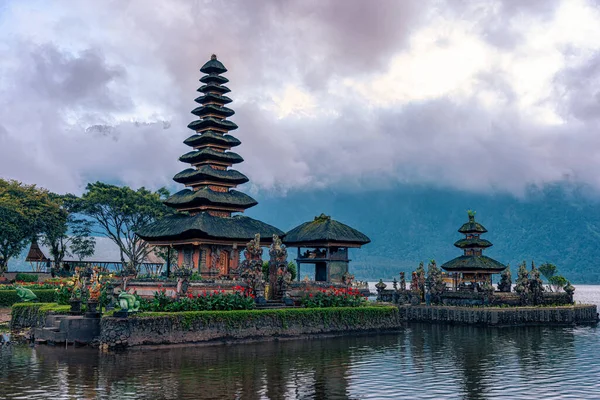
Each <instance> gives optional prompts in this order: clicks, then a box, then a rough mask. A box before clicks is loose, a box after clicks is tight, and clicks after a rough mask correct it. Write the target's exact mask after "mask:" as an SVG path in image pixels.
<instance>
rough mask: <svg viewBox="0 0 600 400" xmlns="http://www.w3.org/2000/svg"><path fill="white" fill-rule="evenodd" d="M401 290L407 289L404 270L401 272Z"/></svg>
mask: <svg viewBox="0 0 600 400" xmlns="http://www.w3.org/2000/svg"><path fill="white" fill-rule="evenodd" d="M400 290H406V279H405V278H404V272H400Z"/></svg>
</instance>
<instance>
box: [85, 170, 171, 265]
mask: <svg viewBox="0 0 600 400" xmlns="http://www.w3.org/2000/svg"><path fill="white" fill-rule="evenodd" d="M168 194H169V193H168V191H167V190H166V189H164V188H163V189H159V190H158V191H156V192H151V191H149V190H147V189H145V188H143V187H142V188H139V189H138V190H133V189H131V188H129V187H127V186H116V185H110V184H107V183H102V182H96V183H90V184H88V185H87V187H86V192H85V193H84V194H83V196H82V200H83V201H82V203H81V205H82V207H81V212H82V213H83V214H85V215H87V216H89V217H90V218H92V219H93V220H95V221H96V222H97V223H98V225H99V226H100V227H101V232H99V233H100V234H102V235H106V236H107V237H108V238H109V239H111V240H112V241H113V242H114V243H115V244H116V245H117V246H118V247H119V251H120V256H121V263H122V264H123V266H125V265H126V261H125V256H126V257H127V258H128V259H129V261H130V262H131V264H132V267H134V268H135V269H136V271H137V270H139V265H140V264H141V263H142V262H143V261H144V259H145V258H146V256H147V255H148V253H149V252H150V251H151V247H150V246H149V245H148V244H147V243H146V242H144V241H143V240H142V239H140V238H139V237H137V236H136V234H135V232H136V231H138V230H139V229H141V228H143V227H144V226H146V225H148V224H150V223H151V222H154V221H155V220H156V219H158V218H161V217H163V216H165V215H167V214H169V213H172V212H173V211H172V210H171V209H169V208H168V207H166V206H165V205H164V204H163V203H162V200H163V199H164V198H165V197H167V196H168ZM138 272H139V271H138Z"/></svg>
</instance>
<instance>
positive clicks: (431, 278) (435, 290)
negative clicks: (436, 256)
mask: <svg viewBox="0 0 600 400" xmlns="http://www.w3.org/2000/svg"><path fill="white" fill-rule="evenodd" d="M427 286H428V288H429V296H430V299H431V301H432V302H433V303H435V304H438V303H441V302H442V294H443V293H444V291H445V290H446V283H444V278H443V276H442V270H441V269H440V268H438V266H437V264H436V262H435V260H431V262H430V263H429V265H428V267H427Z"/></svg>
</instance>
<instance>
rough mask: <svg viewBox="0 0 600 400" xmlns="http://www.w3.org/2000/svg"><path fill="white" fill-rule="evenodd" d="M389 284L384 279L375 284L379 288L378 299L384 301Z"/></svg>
mask: <svg viewBox="0 0 600 400" xmlns="http://www.w3.org/2000/svg"><path fill="white" fill-rule="evenodd" d="M386 287H387V285H386V284H385V283H384V282H383V279H380V280H379V282H377V284H376V285H375V289H377V300H378V301H383V291H384V290H385V288H386Z"/></svg>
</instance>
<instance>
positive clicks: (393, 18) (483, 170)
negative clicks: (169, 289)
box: [0, 0, 600, 193]
mask: <svg viewBox="0 0 600 400" xmlns="http://www.w3.org/2000/svg"><path fill="white" fill-rule="evenodd" d="M525 3H526V4H525ZM473 4H475V3H474V2H462V3H461V2H454V1H452V2H448V4H447V5H445V4H444V3H441V2H422V1H378V2H375V3H374V2H368V1H358V0H356V1H355V0H352V1H344V2H340V1H316V0H315V1H292V2H280V1H264V2H249V1H238V2H230V1H227V2H225V1H183V0H181V1H171V2H168V3H165V2H161V1H150V0H147V1H129V2H85V3H84V2H76V3H75V2H58V3H57V5H56V6H54V7H53V10H51V11H52V12H50V10H49V12H48V13H46V12H45V10H37V11H38V12H39V13H40V14H39V15H41V16H39V15H38V17H36V18H40V21H39V24H32V25H31V26H27V27H24V26H23V25H22V24H18V22H19V15H21V13H20V11H19V10H20V7H23V6H22V3H20V2H13V3H12V4H11V6H10V7H9V8H8V11H7V12H6V13H7V14H5V18H7V17H6V15H11V16H14V19H15V22H14V25H8V26H9V28H7V29H12V30H13V32H12V35H11V39H9V40H8V41H7V42H6V44H5V46H4V47H2V48H0V56H2V58H3V59H4V60H9V62H8V63H6V66H4V67H3V66H0V72H1V75H0V76H2V78H0V88H1V89H2V91H1V92H0V106H1V107H0V121H1V123H2V127H3V129H0V145H1V147H0V175H1V176H3V177H10V178H16V179H21V180H24V181H27V182H35V183H39V184H41V185H43V186H47V187H49V188H50V189H52V190H57V191H80V190H82V188H83V186H84V185H85V183H87V182H88V181H94V180H97V179H100V180H105V181H111V182H123V183H127V184H130V185H133V186H140V185H145V186H149V187H159V186H162V185H172V184H173V183H172V181H171V177H172V176H173V175H174V174H175V173H177V172H178V171H179V170H181V169H183V168H185V165H184V164H182V163H179V162H178V161H177V158H178V156H179V155H181V154H183V153H184V152H185V151H187V150H186V147H185V146H184V145H183V144H182V143H181V142H182V141H183V140H184V139H185V138H186V137H187V136H188V135H189V134H191V131H189V130H188V129H187V128H186V125H187V124H188V122H190V121H191V120H192V119H193V116H192V115H191V114H190V113H189V112H190V110H191V109H192V108H193V107H194V106H195V104H194V102H193V98H194V97H195V92H194V90H195V89H196V88H197V87H198V86H199V82H198V79H199V77H200V73H199V72H198V68H199V66H201V65H202V63H203V62H205V61H206V60H207V59H208V57H209V56H210V54H211V53H212V52H216V53H217V54H218V55H219V58H220V59H221V60H222V61H223V62H224V63H225V65H226V66H227V67H228V68H229V69H230V71H229V72H228V74H227V76H228V78H229V79H230V80H231V84H230V85H229V86H230V88H231V89H232V90H233V92H232V94H231V97H232V98H233V99H234V103H233V104H232V108H234V109H235V110H236V112H237V113H236V115H235V116H234V117H233V120H234V121H235V122H236V123H237V124H238V125H239V126H240V129H239V130H238V131H236V132H235V134H236V136H238V137H239V138H240V140H242V143H243V144H242V146H240V148H239V150H238V149H236V151H239V153H240V154H241V155H242V156H243V157H244V158H245V159H246V162H245V163H243V164H241V165H240V166H239V169H240V170H241V171H242V172H244V173H246V174H247V175H249V176H250V178H251V179H252V185H253V186H252V188H251V190H263V191H264V190H273V191H277V192H278V193H280V192H285V191H286V190H288V189H290V188H303V189H310V188H314V187H323V186H332V185H336V186H346V187H352V188H355V189H361V188H365V187H372V186H384V185H388V184H391V183H395V182H425V183H428V184H436V185H444V186H451V187H456V188H461V189H468V190H479V191H488V190H504V191H510V192H513V193H521V192H522V191H523V189H524V187H525V186H526V185H528V184H532V183H533V184H543V183H546V182H555V181H559V180H562V179H565V178H566V177H569V179H578V180H581V181H585V182H587V183H592V184H594V185H596V186H597V187H600V182H599V181H598V178H597V177H595V176H594V175H593V174H592V173H591V172H589V171H593V170H594V169H595V167H598V163H599V162H598V160H597V159H598V157H597V154H598V150H596V149H598V148H599V147H598V145H599V144H600V143H598V139H596V136H597V135H594V134H593V132H594V131H590V129H589V128H590V125H589V124H590V123H591V122H593V121H595V119H596V118H597V115H598V114H597V110H598V108H597V105H598V95H597V90H596V89H594V85H589V84H584V83H583V82H585V81H587V82H596V81H597V79H598V68H597V65H598V63H597V61H598V60H597V58H594V59H589V62H587V63H586V64H585V65H583V66H581V65H577V66H573V67H568V68H567V69H565V70H563V71H561V72H560V73H559V75H557V78H556V85H557V93H556V94H555V95H554V97H553V98H552V99H547V101H548V102H549V103H551V104H556V107H558V108H559V109H560V110H561V112H562V113H563V114H564V115H570V116H573V118H572V120H569V121H568V122H567V123H565V124H563V125H558V126H545V125H539V124H536V123H534V122H532V121H530V120H528V119H527V116H526V115H524V114H523V113H522V111H521V110H519V109H518V107H517V105H516V103H518V94H517V93H516V91H515V89H514V86H513V82H511V79H510V77H509V76H508V75H507V74H506V73H505V71H504V70H503V69H502V68H500V67H499V66H490V68H488V69H487V70H485V71H481V72H478V73H477V74H476V75H475V76H474V77H473V85H474V89H473V90H474V93H473V95H471V96H466V97H462V98H457V97H455V96H442V97H439V98H435V99H426V100H420V101H412V102H409V103H406V104H403V105H393V104H390V105H389V106H374V105H372V104H370V103H369V100H370V99H368V98H365V97H364V95H358V94H357V93H356V92H353V91H352V88H350V89H347V90H346V89H342V88H341V86H340V81H341V80H343V79H344V78H350V79H353V80H356V81H363V82H368V81H369V80H372V79H374V78H375V77H377V76H379V75H380V74H382V73H384V72H386V71H387V69H388V68H389V64H390V61H391V60H392V59H393V58H394V57H395V56H397V55H399V54H402V53H403V52H405V51H407V50H408V49H409V47H410V39H411V37H412V36H411V35H412V34H413V33H414V32H415V31H417V30H418V29H419V28H421V27H424V26H428V24H430V23H431V21H432V16H439V15H444V16H445V18H448V19H452V18H460V19H463V20H464V19H466V20H472V21H474V26H475V28H474V31H475V33H474V34H475V35H479V36H480V37H481V38H483V39H484V40H486V41H488V42H489V43H492V44H493V46H495V47H498V48H501V49H502V51H510V48H511V47H514V45H515V43H517V42H518V40H517V39H518V37H517V36H518V35H522V34H524V33H523V32H524V31H523V30H516V31H515V30H514V29H513V27H512V26H511V24H510V23H509V22H510V21H512V20H513V19H514V18H517V17H519V18H529V20H531V21H533V22H532V23H534V22H535V21H537V20H540V19H543V20H544V21H548V20H551V19H552V18H553V16H554V13H555V11H556V7H557V4H558V1H539V2H538V1H531V2H517V1H505V2H497V1H492V0H490V1H485V2H477V3H476V4H477V6H474V5H473ZM448 5H451V6H452V7H450V6H448ZM11 13H12V14H11ZM5 26H6V25H5ZM0 33H1V32H0ZM493 35H498V38H505V39H506V41H505V42H501V40H500V39H498V38H497V39H493V38H492V36H493ZM511 35H512V38H510V36H511ZM515 35H517V36H515ZM67 39H68V40H67ZM502 40H504V39H502ZM57 43H63V45H61V46H59V45H57ZM440 71H442V72H443V68H442V69H441V70H440ZM288 83H293V84H294V85H296V86H298V87H300V88H301V89H302V90H304V91H306V93H308V94H309V95H311V96H313V100H314V101H315V104H316V106H315V107H316V109H315V110H313V111H315V115H313V116H308V117H302V116H298V115H286V116H283V117H279V116H277V115H275V111H273V110H274V109H275V108H276V106H277V104H276V100H274V99H273V98H271V96H270V94H269V93H272V92H274V91H275V92H277V91H281V89H282V88H284V87H285V85H286V84H288ZM333 86H335V87H333ZM332 87H333V89H336V90H337V91H336V90H332ZM559 89H560V90H559ZM481 91H487V92H492V93H495V95H496V97H497V99H499V100H498V105H497V106H495V107H489V106H485V105H484V104H482V103H481V100H480V99H479V97H478V96H477V93H478V92H481ZM590 121H591V122H590ZM586 124H587V125H586Z"/></svg>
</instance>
